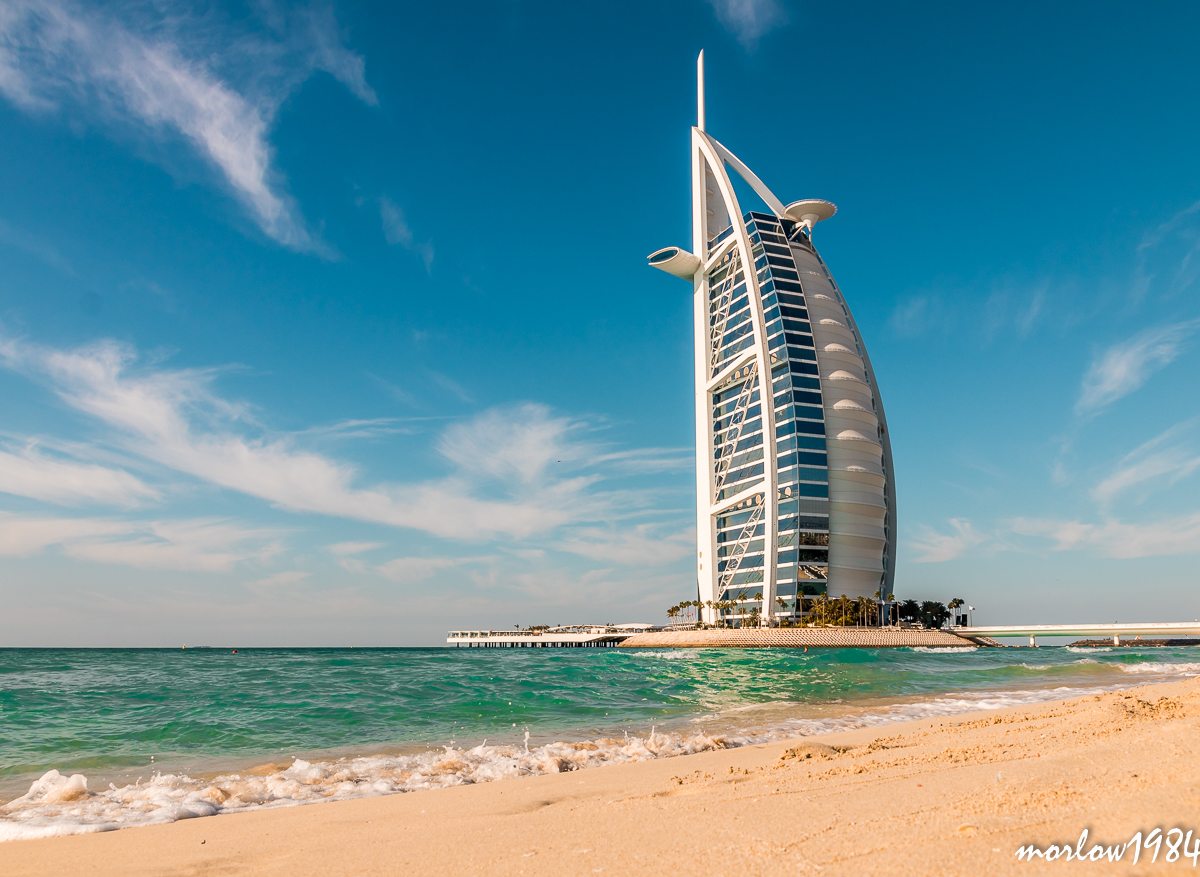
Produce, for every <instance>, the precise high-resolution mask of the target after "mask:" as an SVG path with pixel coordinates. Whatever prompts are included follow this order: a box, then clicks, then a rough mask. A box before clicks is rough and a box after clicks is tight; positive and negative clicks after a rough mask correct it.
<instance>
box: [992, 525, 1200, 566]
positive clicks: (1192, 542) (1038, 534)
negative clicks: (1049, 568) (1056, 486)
mask: <svg viewBox="0 0 1200 877" xmlns="http://www.w3.org/2000/svg"><path fill="white" fill-rule="evenodd" d="M1009 527H1010V529H1011V530H1012V532H1013V533H1016V534H1018V535H1021V536H1028V537H1033V538H1036V539H1041V540H1047V541H1049V542H1050V543H1052V544H1051V548H1053V550H1055V551H1088V552H1090V553H1092V554H1096V555H1099V556H1101V557H1111V558H1116V559H1134V558H1143V557H1166V556H1173V555H1197V554H1200V514H1188V515H1180V516H1178V517H1174V518H1165V519H1160V520H1156V521H1144V522H1138V523H1131V522H1127V521H1118V520H1109V521H1103V522H1100V523H1091V522H1087V521H1079V520H1057V519H1046V518H1016V519H1014V520H1012V521H1010V522H1009Z"/></svg>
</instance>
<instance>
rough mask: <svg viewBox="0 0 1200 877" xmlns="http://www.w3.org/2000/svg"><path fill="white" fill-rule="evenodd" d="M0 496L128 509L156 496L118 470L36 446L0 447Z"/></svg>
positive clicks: (136, 479) (156, 497) (132, 476)
mask: <svg viewBox="0 0 1200 877" xmlns="http://www.w3.org/2000/svg"><path fill="white" fill-rule="evenodd" d="M0 493H8V494H13V495H15V496H24V497H28V498H30V499H36V500H41V501H43V502H49V503H55V504H57V505H67V506H76V505H111V506H118V507H121V508H132V507H134V506H138V505H141V504H143V503H146V502H150V501H153V500H156V499H158V498H159V492H158V491H157V490H155V489H154V488H153V487H150V486H149V485H148V484H146V483H145V482H143V481H142V480H141V479H139V478H137V477H136V476H134V475H131V474H130V473H128V472H124V471H122V470H120V469H112V468H109V467H107V466H98V465H95V464H94V463H82V462H78V461H74V460H67V459H59V458H56V457H48V456H46V455H44V454H43V453H42V452H41V450H40V449H39V448H38V446H37V443H36V442H30V443H29V444H27V445H26V446H25V447H24V448H20V449H18V448H10V449H8V450H5V449H4V448H3V445H2V444H0Z"/></svg>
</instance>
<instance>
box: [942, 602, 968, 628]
mask: <svg viewBox="0 0 1200 877" xmlns="http://www.w3.org/2000/svg"><path fill="white" fill-rule="evenodd" d="M966 604H967V601H966V600H964V599H963V598H962V597H955V598H954V599H953V600H951V601H950V602H949V603H947V604H946V608H947V609H949V610H950V612H951V614H952V615H953V616H954V624H955V626H956V627H957V626H958V607H960V606H965V605H966Z"/></svg>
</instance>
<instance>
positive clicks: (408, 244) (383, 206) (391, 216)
mask: <svg viewBox="0 0 1200 877" xmlns="http://www.w3.org/2000/svg"><path fill="white" fill-rule="evenodd" d="M379 219H380V221H381V222H382V223H383V238H384V240H386V241H387V242H388V243H389V244H392V245H393V246H401V247H403V248H404V249H406V250H408V251H409V252H410V253H415V254H416V255H417V256H419V257H420V258H421V262H422V264H423V265H424V266H425V270H426V271H431V270H432V269H433V244H431V243H429V242H428V241H418V240H417V239H416V238H415V237H414V236H413V231H412V228H411V227H410V226H409V224H408V218H407V217H406V216H405V215H404V211H403V210H401V209H400V207H399V206H398V205H397V204H396V203H395V202H394V201H392V200H391V199H390V198H386V197H384V198H380V199H379Z"/></svg>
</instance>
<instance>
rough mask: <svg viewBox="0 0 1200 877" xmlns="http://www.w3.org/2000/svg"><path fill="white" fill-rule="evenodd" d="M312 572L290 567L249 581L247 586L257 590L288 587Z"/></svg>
mask: <svg viewBox="0 0 1200 877" xmlns="http://www.w3.org/2000/svg"><path fill="white" fill-rule="evenodd" d="M311 575H312V573H310V572H307V571H306V570H302V569H289V570H284V571H283V572H277V573H272V574H271V575H269V576H263V577H262V578H261V579H255V580H254V581H252V582H248V583H247V587H249V588H252V589H256V590H270V589H272V588H281V587H284V588H285V587H288V586H289V585H298V584H300V582H302V581H304V580H305V579H307V578H309V577H310V576H311Z"/></svg>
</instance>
